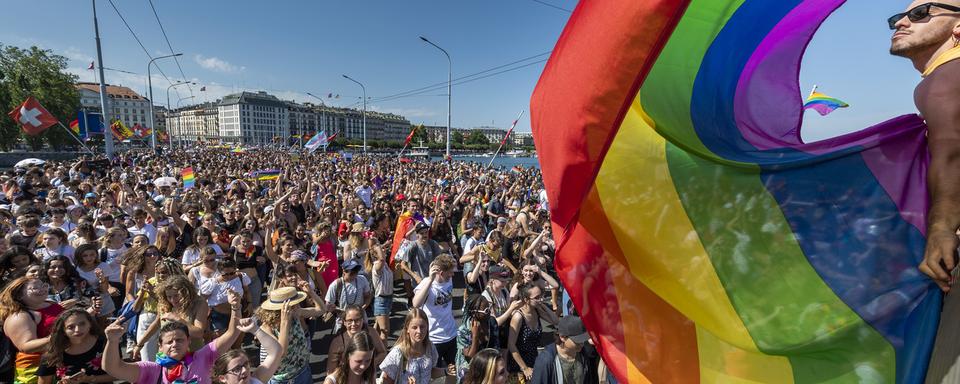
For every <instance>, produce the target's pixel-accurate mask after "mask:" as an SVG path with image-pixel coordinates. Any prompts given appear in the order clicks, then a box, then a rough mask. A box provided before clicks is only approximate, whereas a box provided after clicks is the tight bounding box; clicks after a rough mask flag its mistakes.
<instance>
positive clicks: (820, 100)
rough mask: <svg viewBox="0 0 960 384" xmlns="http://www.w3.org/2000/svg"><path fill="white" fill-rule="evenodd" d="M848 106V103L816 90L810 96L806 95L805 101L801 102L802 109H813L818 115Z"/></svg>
mask: <svg viewBox="0 0 960 384" xmlns="http://www.w3.org/2000/svg"><path fill="white" fill-rule="evenodd" d="M849 106H850V104H847V103H844V102H843V100H840V99H837V98H833V97H830V96H827V95H824V94H822V93H820V92H817V91H814V92H813V93H811V94H810V97H807V101H806V102H804V103H803V109H813V110H814V111H817V113H819V114H820V116H826V115H827V114H829V113H830V112H833V111H834V110H836V109H837V108H846V107H849Z"/></svg>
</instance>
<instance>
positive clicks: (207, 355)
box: [137, 342, 219, 384]
mask: <svg viewBox="0 0 960 384" xmlns="http://www.w3.org/2000/svg"><path fill="white" fill-rule="evenodd" d="M213 343H214V342H210V343H209V344H207V345H205V346H203V348H200V350H198V351H196V352H194V353H193V362H192V363H190V365H188V366H186V367H184V368H185V369H184V372H183V374H181V375H180V379H179V380H183V383H186V384H194V383H195V384H211V383H212V381H211V380H210V374H211V373H212V372H213V363H214V361H216V360H217V355H219V353H217V350H216V347H215V346H214V344H213ZM137 366H138V367H140V377H138V378H137V383H163V384H171V382H170V381H167V377H166V375H165V374H163V371H164V369H163V368H162V367H160V364H157V363H154V362H152V361H138V362H137ZM161 379H163V381H160V380H161Z"/></svg>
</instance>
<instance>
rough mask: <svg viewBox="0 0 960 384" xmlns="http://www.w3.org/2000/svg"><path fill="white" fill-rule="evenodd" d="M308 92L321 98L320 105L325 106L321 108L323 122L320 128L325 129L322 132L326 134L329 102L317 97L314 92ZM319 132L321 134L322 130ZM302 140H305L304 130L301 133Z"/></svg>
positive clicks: (314, 96) (315, 97)
mask: <svg viewBox="0 0 960 384" xmlns="http://www.w3.org/2000/svg"><path fill="white" fill-rule="evenodd" d="M307 94H308V95H310V96H313V98H314V99H317V100H320V105H321V106H323V108H322V109H320V120H321V121H322V122H323V123H322V124H320V128H322V129H323V130H322V131H321V132H323V133H324V134H326V133H327V112H326V109H327V103H324V102H323V99H321V98H319V97H317V95H314V94H312V93H310V92H307ZM317 134H320V132H317ZM300 140H301V141H303V133H302V132H301V134H300Z"/></svg>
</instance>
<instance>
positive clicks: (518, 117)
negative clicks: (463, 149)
mask: <svg viewBox="0 0 960 384" xmlns="http://www.w3.org/2000/svg"><path fill="white" fill-rule="evenodd" d="M523 112H524V111H523V110H522V109H521V110H520V114H519V115H517V119H516V120H514V121H513V125H512V126H510V129H509V130H508V131H507V135H506V136H504V137H503V141H501V142H500V146H499V147H497V151H496V152H494V153H493V157H492V158H490V163H488V164H487V168H490V166H492V165H493V161H494V160H496V159H497V155H499V154H500V150H501V149H503V145H504V144H506V143H507V138H508V137H510V132H513V128H514V127H516V126H517V122H518V121H520V117H521V116H523Z"/></svg>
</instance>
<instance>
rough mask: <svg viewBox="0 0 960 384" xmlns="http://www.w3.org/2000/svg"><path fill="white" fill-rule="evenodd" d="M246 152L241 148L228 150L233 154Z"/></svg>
mask: <svg viewBox="0 0 960 384" xmlns="http://www.w3.org/2000/svg"><path fill="white" fill-rule="evenodd" d="M246 151H247V150H245V149H243V148H241V147H236V148H234V149H232V150H230V152H233V153H244V152H246Z"/></svg>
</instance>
